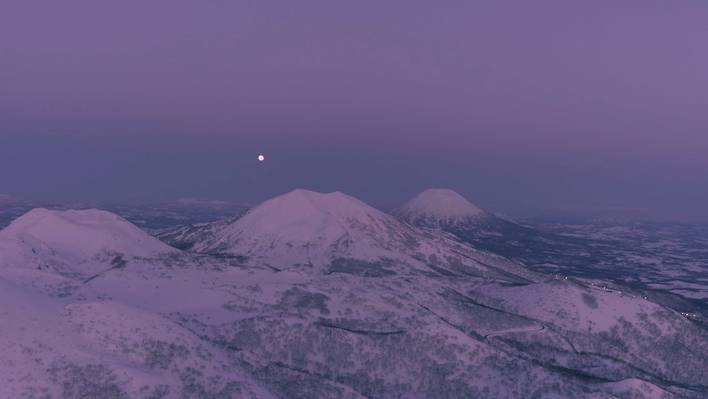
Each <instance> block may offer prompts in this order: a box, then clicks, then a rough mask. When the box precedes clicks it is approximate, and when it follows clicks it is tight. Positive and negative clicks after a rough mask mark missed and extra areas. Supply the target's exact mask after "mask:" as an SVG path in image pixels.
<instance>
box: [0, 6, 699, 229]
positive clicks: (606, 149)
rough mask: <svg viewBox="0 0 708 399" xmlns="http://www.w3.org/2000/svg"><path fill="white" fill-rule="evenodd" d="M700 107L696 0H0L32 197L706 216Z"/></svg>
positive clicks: (13, 112) (5, 72)
mask: <svg viewBox="0 0 708 399" xmlns="http://www.w3.org/2000/svg"><path fill="white" fill-rule="evenodd" d="M707 110H708V2H705V1H699V0H694V1H679V0H677V1H665V0H663V1H653V0H631V1H618V0H593V1H583V2H580V1H568V0H558V1H550V0H536V1H498V0H490V1H416V0H407V1H368V0H360V1H347V2H345V1H334V0H328V1H308V0H302V1H277V2H276V1H267V0H258V1H226V0H194V1H184V0H149V1H146V0H141V1H133V0H123V1H114V2H107V1H95V0H91V1H88V0H86V1H84V0H81V1H76V0H65V1H37V0H3V1H2V2H0V193H6V194H11V195H17V196H24V197H30V198H36V199H59V200H127V199H131V200H135V199H138V200H162V199H170V198H177V197H185V196H189V197H207V198H221V199H232V200H237V201H246V202H255V201H258V200H261V199H264V198H266V197H268V196H271V195H274V194H278V193H281V192H284V191H287V190H289V189H291V188H294V187H305V188H311V189H316V190H325V191H328V190H341V191H344V192H348V193H351V194H353V195H356V196H358V197H360V198H362V199H363V200H365V201H368V202H369V203H371V204H373V205H376V206H379V207H382V208H387V207H391V206H393V205H395V204H397V203H398V202H400V201H402V200H404V199H406V197H408V196H410V195H412V194H414V193H415V192H416V191H419V190H421V189H424V188H426V187H431V186H437V187H440V186H445V187H450V188H454V189H456V190H458V191H459V192H461V193H462V194H464V195H467V196H469V197H470V198H471V199H473V200H474V201H475V202H476V203H477V204H478V205H480V206H482V207H485V208H488V209H491V210H495V211H503V212H508V213H511V214H522V215H523V214H524V213H529V212H536V211H538V210H544V211H558V212H562V211H566V210H603V209H617V210H630V211H631V210H638V211H642V212H648V213H651V214H652V215H654V216H656V217H660V218H680V219H683V220H708V156H707V155H706V152H707V150H708V112H707ZM259 152H263V153H265V154H266V156H267V157H268V159H267V161H266V162H264V163H262V164H259V163H258V162H257V161H256V155H257V154H258V153H259Z"/></svg>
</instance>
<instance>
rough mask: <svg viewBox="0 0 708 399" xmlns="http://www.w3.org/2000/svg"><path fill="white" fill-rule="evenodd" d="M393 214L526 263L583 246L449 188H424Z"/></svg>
mask: <svg viewBox="0 0 708 399" xmlns="http://www.w3.org/2000/svg"><path fill="white" fill-rule="evenodd" d="M453 210H454V211H453ZM392 214H393V215H394V216H396V217H397V218H398V219H399V220H401V221H404V222H406V223H409V224H411V225H413V226H417V227H423V228H429V229H436V230H441V231H444V232H447V233H450V234H452V235H454V236H456V237H457V238H459V239H460V240H462V241H465V242H467V243H469V244H472V245H473V246H474V247H475V248H478V249H482V250H485V251H490V252H493V253H496V254H500V255H503V256H505V257H508V258H511V259H514V260H516V261H519V262H522V263H525V264H532V265H533V264H540V263H544V262H546V261H547V260H548V259H549V258H552V256H553V255H554V254H556V253H558V251H561V252H563V251H567V252H580V249H581V248H583V246H584V243H583V242H582V241H581V240H578V239H573V238H570V237H563V236H560V235H557V234H553V233H549V232H546V231H542V230H539V229H536V228H534V227H530V226H527V225H524V224H521V223H518V222H515V221H513V220H510V219H509V218H508V217H499V216H497V215H496V214H493V213H491V212H486V211H483V210H481V209H480V208H479V207H477V206H476V205H474V204H472V203H471V202H469V201H468V200H467V199H465V198H464V197H463V196H461V195H460V194H458V193H456V192H455V191H453V190H449V189H429V190H425V191H423V192H421V193H420V194H418V195H416V196H415V197H414V198H413V199H411V200H410V201H408V202H406V203H405V204H404V205H402V206H401V207H399V208H398V209H396V210H394V211H393V212H392Z"/></svg>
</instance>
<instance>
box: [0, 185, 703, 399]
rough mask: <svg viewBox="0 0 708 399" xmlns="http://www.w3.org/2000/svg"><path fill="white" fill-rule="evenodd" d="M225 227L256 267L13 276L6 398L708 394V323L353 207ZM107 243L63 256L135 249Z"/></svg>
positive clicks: (157, 267)
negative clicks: (83, 275) (531, 268)
mask: <svg viewBox="0 0 708 399" xmlns="http://www.w3.org/2000/svg"><path fill="white" fill-rule="evenodd" d="M249 215H250V217H249ZM72 220H73V219H72ZM92 220H95V218H92ZM244 220H245V222H244ZM114 223H115V220H112V219H111V218H106V219H105V220H103V221H100V222H97V224H98V225H99V226H104V227H105V229H108V230H110V231H112V230H115V226H114ZM22 224H24V222H23V223H19V225H22ZM88 224H89V225H90V223H88ZM52 225H55V224H54V223H53V224H52ZM58 226H61V227H59V228H57V230H56V231H57V232H58V233H59V235H61V231H62V230H63V229H67V230H66V231H67V232H71V231H73V230H72V229H74V228H76V226H74V225H73V224H71V223H69V224H58ZM126 228H127V227H126ZM19 230H21V231H25V230H26V229H19ZM40 230H44V229H40ZM80 230H81V231H84V230H83V228H82V229H80ZM97 230H101V229H100V228H97ZM88 231H93V230H91V229H89V230H88ZM224 231H228V232H229V233H230V234H223V235H219V236H218V237H214V241H209V242H204V243H200V245H202V244H203V245H205V247H204V248H206V250H207V251H213V250H217V251H226V252H225V253H227V254H228V253H231V254H233V255H234V256H243V259H241V260H239V261H236V262H234V261H233V259H229V258H224V257H221V256H215V257H211V256H208V255H204V254H202V255H199V256H189V255H188V254H185V253H176V254H173V255H171V256H170V257H169V258H168V260H167V261H165V260H164V259H163V258H161V255H160V254H161V253H162V252H161V250H158V251H157V253H156V254H155V253H154V252H153V251H154V249H155V248H147V249H146V252H145V253H144V254H146V255H150V256H153V255H154V257H137V256H135V257H131V256H130V255H129V253H135V251H132V250H130V246H127V247H126V246H122V247H120V248H122V250H123V251H125V252H126V255H125V257H126V258H127V259H130V263H129V265H128V266H127V267H122V268H119V269H116V270H112V271H111V272H110V273H104V274H102V275H101V277H100V278H95V279H90V280H88V279H84V280H77V279H75V278H72V277H71V276H69V277H67V276H66V274H57V273H54V271H53V270H49V269H42V270H37V269H36V267H35V264H34V263H31V262H34V261H35V260H36V259H29V258H28V259H24V260H26V261H28V262H30V263H28V264H27V265H23V264H17V263H15V264H14V265H15V267H0V316H2V321H3V323H2V325H1V326H0V397H5V396H7V397H28V398H43V397H47V396H50V397H113V398H133V397H135V398H156V397H162V398H231V397H253V398H270V397H280V398H303V399H304V398H307V399H320V398H322V399H324V398H357V399H359V398H389V397H391V398H395V397H399V398H404V397H405V398H460V399H461V398H470V397H505V398H507V397H508V398H530V397H543V398H568V397H573V398H637V397H666V398H672V397H677V398H703V397H705V396H706V394H708V385H706V382H705V381H707V379H706V377H708V376H707V375H706V370H708V367H706V366H708V363H707V361H706V359H708V331H707V330H706V328H705V326H704V325H702V324H700V322H698V321H696V320H691V319H688V318H686V317H685V316H684V315H682V314H680V313H679V312H676V311H673V310H672V309H670V308H668V307H664V306H661V305H658V304H656V303H654V302H652V301H650V300H647V299H645V298H642V297H641V295H638V293H636V292H633V291H632V290H630V289H626V288H624V287H619V286H614V285H612V284H610V283H607V284H605V283H602V284H592V282H588V281H585V280H574V279H572V278H567V279H566V278H559V277H553V276H548V275H543V274H539V273H531V272H528V271H526V270H525V269H524V268H523V267H521V266H519V265H517V264H514V263H512V262H510V261H509V260H507V259H505V258H502V257H498V256H494V255H492V254H488V253H485V252H481V251H475V250H474V249H472V248H470V247H469V246H468V245H466V244H464V243H461V242H460V241H459V240H457V239H453V238H451V237H449V235H447V234H446V233H443V232H440V231H435V230H429V229H428V230H421V229H417V228H415V227H412V226H410V225H407V224H403V223H400V222H398V221H397V220H395V219H394V218H393V217H391V216H389V215H386V214H383V213H381V212H379V211H377V210H375V209H373V208H371V207H368V206H367V205H366V204H363V203H362V202H360V201H358V200H356V199H353V198H351V197H348V196H346V195H344V194H340V193H333V194H319V193H313V192H307V191H303V190H299V191H295V192H293V193H289V194H286V195H284V196H281V197H277V198H275V199H273V200H270V201H266V202H265V203H264V204H262V205H261V206H259V207H257V208H254V209H253V210H252V211H251V212H250V213H249V214H247V215H245V216H243V217H242V218H240V219H238V220H236V221H234V222H231V223H228V224H227V225H226V226H225V227H224ZM2 235H7V236H9V237H10V238H12V240H11V242H12V243H14V244H17V243H18V242H19V243H21V241H17V237H16V236H15V235H13V234H9V233H2ZM71 236H77V234H76V233H72V234H71ZM129 236H130V237H133V238H135V237H134V236H133V234H130V235H129ZM41 237H42V238H43V239H45V240H46V242H55V239H54V238H52V239H51V240H50V239H49V238H51V237H53V236H52V235H42V236H41ZM141 237H142V236H141ZM342 237H344V238H342ZM35 238H36V235H35ZM143 238H144V237H143ZM126 240H127V238H125V237H123V238H122V239H121V240H119V241H120V242H123V241H126ZM127 241H128V242H129V243H134V241H133V240H127ZM343 241H348V243H347V245H342V244H341V243H342V242H343ZM100 242H101V245H95V246H88V248H93V249H92V250H87V249H86V247H83V243H82V242H81V241H80V240H70V241H67V242H63V243H62V245H58V244H56V243H54V244H53V245H52V247H56V248H61V249H62V252H63V253H69V254H76V253H78V254H80V255H81V256H77V259H79V260H81V259H83V257H85V256H86V254H89V255H91V254H92V253H93V252H94V251H95V250H98V251H99V253H100V252H101V251H102V249H103V248H105V247H109V248H113V249H116V248H118V247H119V246H118V245H117V244H111V245H108V244H106V240H105V239H102V240H101V241H100ZM144 242H145V243H147V244H148V245H147V247H151V246H152V244H151V243H153V244H154V242H153V241H144ZM338 243H339V244H338ZM158 244H159V243H158ZM131 245H132V244H131ZM161 248H164V246H163V245H162V244H159V248H157V249H161ZM229 251H232V252H229ZM0 254H2V252H0ZM39 255H40V256H41V258H40V259H44V258H45V257H50V256H52V253H51V251H45V252H40V253H39ZM344 256H346V257H347V258H342V257H344ZM307 257H309V259H308V258H307ZM99 258H100V256H99ZM91 259H92V260H90V261H87V262H86V263H85V264H86V265H88V264H92V262H96V261H97V260H96V259H94V258H93V257H92V258H91ZM303 259H308V261H309V263H303ZM341 259H346V261H342V260H341ZM366 259H369V260H368V261H367V260H366ZM20 260H22V259H20ZM80 265H81V264H80ZM70 266H72V267H76V265H74V264H71V265H70ZM103 266H106V265H105V264H103ZM267 266H269V267H267Z"/></svg>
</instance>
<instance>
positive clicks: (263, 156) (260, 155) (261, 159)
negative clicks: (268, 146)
mask: <svg viewBox="0 0 708 399" xmlns="http://www.w3.org/2000/svg"><path fill="white" fill-rule="evenodd" d="M258 161H259V162H263V161H265V155H263V154H259V155H258Z"/></svg>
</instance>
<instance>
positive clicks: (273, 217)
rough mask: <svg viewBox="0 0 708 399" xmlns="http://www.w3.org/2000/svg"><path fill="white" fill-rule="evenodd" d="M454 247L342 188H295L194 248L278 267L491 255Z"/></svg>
mask: <svg viewBox="0 0 708 399" xmlns="http://www.w3.org/2000/svg"><path fill="white" fill-rule="evenodd" d="M456 247H460V244H459V243H457V242H456V241H454V240H451V239H448V238H446V237H442V236H436V237H431V236H429V235H426V234H425V233H423V232H422V231H420V230H418V229H416V228H414V227H411V226H409V225H407V224H404V223H401V222H399V221H398V220H397V219H396V218H395V217H393V216H391V215H389V214H386V213H384V212H381V211H379V210H377V209H375V208H373V207H371V206H369V205H367V204H365V203H364V202H362V201H360V200H358V199H356V198H353V197H350V196H348V195H346V194H343V193H340V192H333V193H326V194H325V193H317V192H313V191H307V190H302V189H298V190H294V191H291V192H289V193H287V194H284V195H281V196H279V197H276V198H273V199H271V200H268V201H265V202H264V203H262V204H260V205H258V206H257V207H255V208H253V209H251V210H250V211H249V212H248V213H246V214H245V215H244V216H243V217H241V218H239V219H237V220H236V221H234V222H233V223H231V224H230V225H228V226H226V227H225V228H223V229H222V230H221V231H220V232H218V233H217V234H216V237H215V238H214V239H211V240H209V241H207V242H203V243H199V244H197V245H195V247H194V249H195V250H196V251H198V252H218V253H226V254H231V255H238V256H244V257H247V258H248V260H249V262H252V263H255V264H258V265H266V266H269V267H274V268H277V269H282V268H283V267H284V266H293V265H298V266H303V265H305V266H313V267H315V269H317V270H319V269H320V268H321V267H325V266H327V265H329V264H331V262H332V261H335V260H337V259H356V260H361V261H367V262H376V261H386V262H389V261H392V262H394V263H397V264H405V265H408V266H410V269H426V270H428V271H429V270H430V269H429V268H427V267H426V266H425V265H424V264H423V263H424V262H421V260H420V259H421V256H424V257H425V258H429V257H431V256H435V257H437V258H439V259H446V258H449V257H459V252H460V251H464V252H469V254H468V256H467V257H466V258H464V259H462V260H461V262H462V263H465V262H467V263H469V264H470V265H472V267H479V266H480V264H479V263H478V262H470V261H469V260H470V259H473V258H475V257H476V256H477V257H481V258H485V259H486V257H487V256H489V254H482V253H478V252H477V251H474V250H472V249H471V248H469V247H466V246H462V248H456ZM456 253H458V254H456ZM476 260H477V261H479V259H476ZM506 263H511V262H506ZM479 268H481V269H485V268H484V267H479ZM517 270H519V271H520V273H521V274H525V271H524V270H521V269H517Z"/></svg>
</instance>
